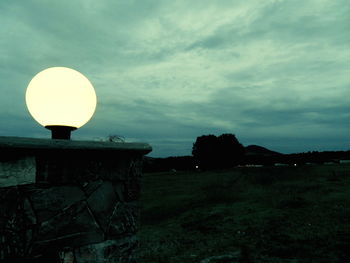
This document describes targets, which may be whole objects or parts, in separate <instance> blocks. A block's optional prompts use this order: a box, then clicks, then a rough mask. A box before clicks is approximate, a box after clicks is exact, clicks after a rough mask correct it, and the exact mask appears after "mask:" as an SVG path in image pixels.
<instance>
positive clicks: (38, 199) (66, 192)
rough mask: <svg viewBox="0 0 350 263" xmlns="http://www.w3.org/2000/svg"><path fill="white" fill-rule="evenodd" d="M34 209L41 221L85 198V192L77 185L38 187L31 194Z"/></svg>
mask: <svg viewBox="0 0 350 263" xmlns="http://www.w3.org/2000/svg"><path fill="white" fill-rule="evenodd" d="M29 197H30V199H31V201H32V205H33V209H34V211H35V212H36V214H37V219H38V220H39V222H43V221H45V220H48V219H49V218H51V217H53V216H55V215H56V214H58V213H60V212H61V210H63V209H65V208H66V207H68V206H71V205H72V204H74V203H77V202H79V201H81V200H84V199H85V194H84V192H83V191H82V190H81V189H80V188H79V187H77V186H60V187H59V186H55V187H51V188H45V189H36V190H34V191H32V193H31V194H30V196H29Z"/></svg>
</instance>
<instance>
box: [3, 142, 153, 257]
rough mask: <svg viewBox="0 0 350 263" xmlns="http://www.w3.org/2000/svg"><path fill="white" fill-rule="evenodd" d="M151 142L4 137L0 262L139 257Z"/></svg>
mask: <svg viewBox="0 0 350 263" xmlns="http://www.w3.org/2000/svg"><path fill="white" fill-rule="evenodd" d="M150 151H151V147H150V146H149V145H147V144H127V143H112V142H105V143H101V142H85V143H83V142H74V141H62V140H40V139H26V138H11V137H0V262H38V263H40V262H43V263H44V262H45V263H55V262H65V263H68V262H71V263H73V262H75V263H99V262H104V263H107V262H113V263H117V262H135V259H134V256H135V249H136V248H137V246H138V239H137V236H136V232H137V229H138V225H139V204H138V202H137V200H138V198H139V194H140V176H141V167H142V158H143V155H144V154H146V153H148V152H150Z"/></svg>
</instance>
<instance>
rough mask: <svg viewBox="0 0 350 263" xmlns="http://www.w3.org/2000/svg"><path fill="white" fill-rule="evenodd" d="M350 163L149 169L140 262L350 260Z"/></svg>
mask: <svg viewBox="0 0 350 263" xmlns="http://www.w3.org/2000/svg"><path fill="white" fill-rule="evenodd" d="M349 186H350V165H334V166H304V167H301V166H300V167H262V168H237V169H233V170H226V171H216V172H201V173H198V172H191V173H185V172H184V173H177V174H173V173H171V174H170V173H158V174H145V175H144V177H143V193H142V197H141V205H142V211H141V229H140V232H139V237H140V241H141V245H140V250H139V261H140V262H144V263H151V262H152V263H157V262H158V263H161V262H164V263H180V262H181V263H187V262H188V263H189V262H199V261H200V260H201V259H203V258H206V257H210V256H219V255H223V254H230V253H235V252H236V251H241V254H242V257H241V262H264V263H269V262H271V263H272V262H273V263H277V262H289V263H293V262H294V263H295V262H298V263H304V262H305V263H306V262H308V263H309V262H319V263H323V262H324V263H326V262H327V263H330V262H339V263H342V262H344V263H345V262H350V187H349Z"/></svg>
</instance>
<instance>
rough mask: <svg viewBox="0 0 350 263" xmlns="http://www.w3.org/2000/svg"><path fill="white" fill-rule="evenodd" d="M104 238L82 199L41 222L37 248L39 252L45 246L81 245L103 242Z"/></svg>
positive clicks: (36, 243)
mask: <svg viewBox="0 0 350 263" xmlns="http://www.w3.org/2000/svg"><path fill="white" fill-rule="evenodd" d="M103 238H104V237H103V232H102V231H101V229H100V228H99V226H98V225H97V223H96V222H95V219H94V217H93V215H92V214H91V212H90V210H89V208H88V206H87V204H86V202H85V201H81V202H79V203H77V204H74V205H72V206H70V207H68V208H67V209H65V210H63V211H62V212H61V213H60V214H58V215H56V216H55V217H53V218H51V219H50V220H48V221H45V222H43V223H42V224H41V226H40V229H39V232H38V236H37V238H36V242H35V250H36V253H38V251H41V249H44V248H45V247H57V248H59V247H60V246H63V245H64V246H71V247H75V246H81V245H85V244H89V243H95V242H101V241H102V240H103Z"/></svg>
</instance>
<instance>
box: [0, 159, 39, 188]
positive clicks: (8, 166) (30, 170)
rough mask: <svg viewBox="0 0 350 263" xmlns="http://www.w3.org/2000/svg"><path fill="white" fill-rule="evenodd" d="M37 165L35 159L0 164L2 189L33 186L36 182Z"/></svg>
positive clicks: (0, 185) (0, 184)
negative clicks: (22, 185) (25, 185)
mask: <svg viewBox="0 0 350 263" xmlns="http://www.w3.org/2000/svg"><path fill="white" fill-rule="evenodd" d="M35 168H36V164H35V158H34V157H22V158H21V159H15V160H7V161H1V162H0V187H8V186H17V185H21V184H31V183H34V182H35V171H36V169H35Z"/></svg>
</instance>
